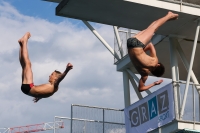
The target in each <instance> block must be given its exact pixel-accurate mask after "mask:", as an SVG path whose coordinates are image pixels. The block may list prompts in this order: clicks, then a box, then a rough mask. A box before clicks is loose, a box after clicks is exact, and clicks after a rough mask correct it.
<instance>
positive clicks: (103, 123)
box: [103, 109, 105, 133]
mask: <svg viewBox="0 0 200 133" xmlns="http://www.w3.org/2000/svg"><path fill="white" fill-rule="evenodd" d="M104 113H105V110H104V109H103V133H104V121H105V116H104V115H105V114H104Z"/></svg>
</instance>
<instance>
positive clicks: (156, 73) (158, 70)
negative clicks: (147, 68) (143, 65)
mask: <svg viewBox="0 0 200 133" xmlns="http://www.w3.org/2000/svg"><path fill="white" fill-rule="evenodd" d="M158 64H160V66H158V67H156V68H155V69H154V70H153V71H151V73H152V74H153V75H154V76H156V77H161V76H162V75H163V74H164V73H165V67H164V66H163V64H162V63H160V62H159V63H158Z"/></svg>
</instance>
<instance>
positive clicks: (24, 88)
mask: <svg viewBox="0 0 200 133" xmlns="http://www.w3.org/2000/svg"><path fill="white" fill-rule="evenodd" d="M33 86H34V84H33V83H31V84H22V86H21V90H22V92H23V93H24V94H28V93H29V91H30V90H31V88H32V87H33Z"/></svg>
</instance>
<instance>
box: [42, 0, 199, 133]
mask: <svg viewBox="0 0 200 133" xmlns="http://www.w3.org/2000/svg"><path fill="white" fill-rule="evenodd" d="M46 1H49V2H56V3H58V6H57V7H56V15H58V16H63V17H69V18H75V19H80V20H82V21H83V22H84V24H85V25H86V26H87V27H88V28H89V29H90V30H91V31H92V32H93V33H94V35H95V36H96V37H97V38H98V39H99V40H100V41H101V42H102V43H103V44H104V46H105V47H106V48H107V49H108V50H109V51H110V53H111V54H112V55H113V56H114V58H115V64H116V66H117V71H119V72H122V73H123V84H124V102H125V107H126V108H127V107H129V106H130V105H131V99H130V86H129V82H130V83H131V84H132V86H133V88H134V90H135V93H136V94H137V96H138V98H139V99H140V100H141V99H143V96H142V95H141V93H139V92H138V90H137V82H138V80H139V79H138V77H137V76H136V75H135V74H137V71H136V70H135V69H134V67H133V65H132V63H131V61H130V59H129V57H128V55H127V49H126V39H127V38H128V37H130V36H131V34H134V33H131V31H132V30H131V29H133V30H138V31H140V30H143V29H145V28H147V26H148V25H149V24H150V23H151V22H153V21H154V20H157V19H158V18H161V17H163V16H164V15H165V14H167V12H168V11H172V12H175V13H178V14H179V19H178V20H176V21H171V22H167V23H166V24H164V25H163V26H161V27H160V28H159V29H158V31H157V32H156V35H155V36H154V37H153V39H152V41H153V43H154V44H155V48H156V51H157V55H158V58H159V61H161V62H162V63H163V64H164V66H165V67H166V71H165V74H164V75H163V77H164V78H170V79H172V86H173V98H174V114H175V118H174V120H172V121H171V122H170V123H168V124H166V125H163V126H161V127H159V128H156V129H154V130H151V131H150V133H172V132H177V133H181V132H191V133H195V132H200V98H199V94H200V85H199V80H200V52H198V51H200V46H198V44H199V42H200V38H199V30H200V0H46ZM88 21H91V22H97V23H102V24H107V25H111V26H113V29H114V33H115V38H116V44H117V45H116V46H115V49H113V48H111V47H110V45H109V44H108V43H107V42H106V41H105V40H104V39H103V38H102V37H101V36H100V35H99V34H98V32H97V31H96V30H95V29H94V28H93V27H92V26H91V25H90V24H89V23H88ZM120 27H122V28H127V29H128V30H127V31H122V30H120ZM123 33H125V34H126V35H125V37H124V38H121V36H120V35H122V34H123ZM196 51H197V52H196ZM181 81H185V83H184V84H185V85H184V86H182V85H181V84H182V82H181ZM191 86H193V87H194V88H195V89H194V92H193V94H194V95H193V96H191V95H188V91H190V90H192V89H191V88H192V87H191ZM181 91H182V92H183V93H182V95H181V93H180V92H181ZM146 93H147V94H148V95H151V92H150V91H149V90H148V91H146ZM195 94H198V97H196V98H195ZM195 99H198V100H196V101H195ZM186 103H187V104H191V105H193V106H192V113H191V114H193V115H191V118H192V119H191V120H185V119H184V115H185V110H186V107H187V105H186ZM196 104H198V106H196Z"/></svg>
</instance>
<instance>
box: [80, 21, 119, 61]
mask: <svg viewBox="0 0 200 133" xmlns="http://www.w3.org/2000/svg"><path fill="white" fill-rule="evenodd" d="M82 21H83V20H82ZM83 23H84V24H85V25H86V26H87V27H88V28H89V29H90V30H91V31H92V33H93V34H94V35H95V36H96V37H97V38H98V39H99V40H100V41H101V42H102V43H103V45H104V46H105V47H106V48H107V49H108V50H109V51H110V53H111V54H112V55H113V56H114V57H115V58H116V59H117V60H119V59H120V58H119V56H118V55H117V53H116V52H114V50H113V49H112V48H111V47H110V45H109V44H108V43H107V42H106V41H105V40H104V39H103V38H102V37H101V36H100V34H99V33H98V32H97V31H96V30H95V29H94V28H93V27H92V26H91V25H90V24H89V23H88V22H87V21H83Z"/></svg>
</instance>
